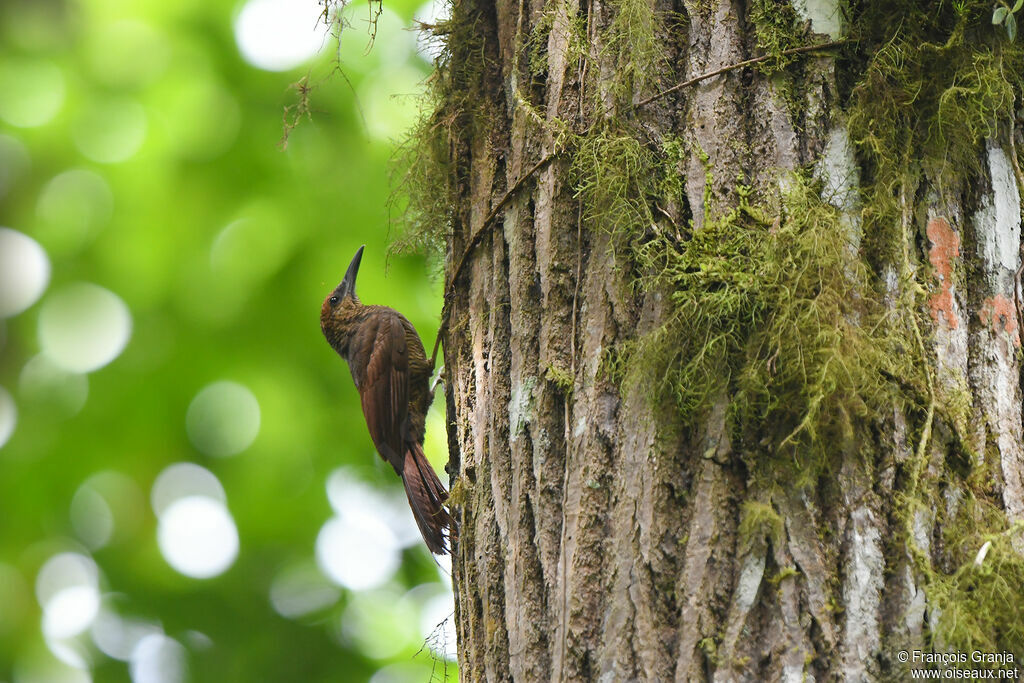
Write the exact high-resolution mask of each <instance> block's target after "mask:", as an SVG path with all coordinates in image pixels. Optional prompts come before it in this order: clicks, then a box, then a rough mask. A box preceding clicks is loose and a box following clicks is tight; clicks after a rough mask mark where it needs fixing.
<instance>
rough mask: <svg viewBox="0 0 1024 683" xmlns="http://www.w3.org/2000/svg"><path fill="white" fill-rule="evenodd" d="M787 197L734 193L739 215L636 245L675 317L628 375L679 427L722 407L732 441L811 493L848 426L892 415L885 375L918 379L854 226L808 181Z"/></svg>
mask: <svg viewBox="0 0 1024 683" xmlns="http://www.w3.org/2000/svg"><path fill="white" fill-rule="evenodd" d="M788 186H789V190H788V191H787V193H786V194H785V195H783V196H782V197H781V200H780V203H779V205H778V206H777V207H772V206H770V205H763V206H754V205H753V204H752V203H751V202H750V201H749V196H748V194H749V193H748V192H747V191H746V190H744V189H742V187H741V189H740V191H739V193H738V194H739V197H740V201H739V206H737V207H736V208H735V209H733V210H732V211H730V212H728V213H727V214H725V215H724V216H721V217H719V218H718V219H716V220H714V221H711V222H708V223H706V224H705V226H704V228H702V229H701V230H699V231H697V232H695V234H693V236H692V238H691V239H690V240H688V241H685V242H678V241H675V240H673V239H670V238H667V237H660V238H659V237H655V238H654V239H651V240H649V241H647V242H646V243H645V244H643V245H641V246H640V247H638V248H637V250H636V258H637V260H638V262H639V263H640V271H641V272H644V273H648V274H649V275H647V276H646V277H645V278H644V280H643V285H644V286H645V287H648V288H651V289H660V290H661V291H665V292H668V295H669V297H670V299H671V302H672V313H671V315H670V316H669V317H668V319H667V320H666V321H665V323H664V324H663V325H662V326H661V327H660V328H659V329H657V330H656V331H655V332H654V333H652V334H651V335H649V336H648V337H646V338H645V339H642V340H641V341H640V342H639V343H638V345H637V346H636V347H635V349H634V353H633V355H632V358H631V359H630V362H629V363H627V367H628V368H629V370H628V373H629V378H628V379H632V380H634V381H640V380H643V381H644V383H645V384H646V385H647V386H651V387H652V389H653V391H652V398H653V399H654V400H655V401H661V400H665V399H668V400H672V401H674V402H675V404H676V406H677V408H678V411H679V414H680V417H681V419H682V421H683V423H684V424H692V423H694V422H695V421H696V420H697V419H698V418H699V417H700V415H701V414H702V411H703V410H704V409H705V408H706V407H707V406H708V405H710V403H711V402H712V400H714V398H715V397H717V396H729V397H730V398H731V412H732V415H733V419H734V424H735V427H736V430H737V434H738V435H739V436H740V438H741V439H742V438H743V437H744V436H745V435H748V434H749V435H750V436H751V437H752V438H753V437H756V438H757V439H758V442H757V443H752V444H750V446H751V447H752V448H753V449H754V450H755V451H759V452H765V451H767V452H768V453H776V452H783V451H784V452H786V453H788V454H789V455H791V456H792V458H794V459H795V460H794V462H795V463H796V464H797V465H798V466H797V467H796V470H797V472H798V473H799V475H800V477H799V478H800V483H803V484H807V483H810V482H812V481H813V480H814V478H815V477H816V475H817V474H819V473H820V470H821V467H822V466H823V465H824V461H825V460H826V459H827V458H826V455H827V454H826V450H831V451H832V452H833V453H834V452H835V450H836V449H835V446H836V444H837V443H839V442H849V441H850V440H851V438H852V435H851V433H850V430H851V429H852V426H851V425H852V424H853V423H854V421H855V420H856V418H869V417H870V416H872V415H873V414H876V413H877V411H878V410H879V409H880V408H881V407H882V406H883V405H890V406H891V405H892V401H893V400H895V398H896V395H897V392H896V390H895V388H894V387H893V385H892V383H891V382H890V381H889V379H888V378H889V377H892V376H896V377H901V378H913V376H914V370H913V368H912V367H910V362H909V360H908V359H909V358H911V357H914V355H915V354H914V353H912V351H913V349H912V348H910V345H909V344H908V343H907V342H906V341H905V339H906V336H907V335H906V333H905V332H904V331H903V330H902V329H901V328H900V327H899V326H898V325H897V324H896V323H895V322H894V320H893V319H892V318H891V317H889V316H887V315H886V314H885V311H884V310H883V309H882V308H881V307H880V306H879V305H878V304H876V303H874V301H875V300H877V299H878V298H880V297H879V296H877V294H878V293H877V292H875V291H874V284H873V280H872V278H871V276H870V273H869V272H868V270H867V267H866V266H865V265H864V264H863V262H862V261H861V260H860V259H858V258H856V254H855V249H856V248H855V247H854V245H853V242H852V241H853V239H854V234H853V232H852V231H853V230H854V228H853V227H852V226H851V225H850V223H849V221H848V219H847V218H846V217H844V216H843V215H842V214H841V213H840V212H839V211H838V210H837V209H835V208H834V207H832V206H831V205H829V204H826V203H825V202H823V201H822V200H821V198H820V192H819V190H820V188H818V187H817V186H816V184H815V182H814V181H813V180H812V179H811V178H809V177H807V176H793V177H792V178H790V180H789V183H788ZM652 377H653V378H657V380H656V381H655V382H653V383H651V382H650V378H652ZM908 381H912V380H908ZM826 445H827V446H829V449H826Z"/></svg>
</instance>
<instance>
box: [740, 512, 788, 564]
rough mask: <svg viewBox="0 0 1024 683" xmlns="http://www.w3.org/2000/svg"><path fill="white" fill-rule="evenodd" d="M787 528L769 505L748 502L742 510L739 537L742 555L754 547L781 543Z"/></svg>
mask: <svg viewBox="0 0 1024 683" xmlns="http://www.w3.org/2000/svg"><path fill="white" fill-rule="evenodd" d="M784 532H785V527H784V524H783V521H782V517H781V516H779V513H778V512H776V511H775V508H773V507H772V506H771V504H769V503H761V502H758V501H753V500H748V501H746V502H745V503H743V506H742V507H741V508H740V525H739V537H740V548H741V551H740V552H741V553H745V552H748V551H749V550H750V549H751V548H752V547H754V546H756V545H758V544H759V543H763V542H765V541H770V542H771V543H773V544H776V545H777V544H778V543H780V542H781V540H782V537H783V533H784Z"/></svg>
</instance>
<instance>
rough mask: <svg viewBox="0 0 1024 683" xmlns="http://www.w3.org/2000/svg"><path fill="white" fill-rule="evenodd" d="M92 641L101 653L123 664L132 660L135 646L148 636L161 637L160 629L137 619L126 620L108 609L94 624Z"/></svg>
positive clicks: (102, 610) (102, 611)
mask: <svg viewBox="0 0 1024 683" xmlns="http://www.w3.org/2000/svg"><path fill="white" fill-rule="evenodd" d="M91 632H92V640H93V642H94V643H96V647H98V648H99V649H100V652H102V653H103V654H105V655H107V656H108V657H111V658H113V659H119V660H121V661H123V662H126V661H128V660H129V659H131V656H132V652H133V651H134V650H135V646H136V645H138V643H139V641H141V640H142V639H143V638H145V637H146V636H150V635H159V634H160V633H161V630H160V627H159V626H157V625H156V624H150V623H147V622H144V621H139V620H136V619H124V618H122V617H121V616H120V615H119V614H117V613H116V612H114V611H112V610H110V609H109V608H107V607H101V608H100V613H99V614H98V615H97V616H96V620H95V621H93V624H92V629H91Z"/></svg>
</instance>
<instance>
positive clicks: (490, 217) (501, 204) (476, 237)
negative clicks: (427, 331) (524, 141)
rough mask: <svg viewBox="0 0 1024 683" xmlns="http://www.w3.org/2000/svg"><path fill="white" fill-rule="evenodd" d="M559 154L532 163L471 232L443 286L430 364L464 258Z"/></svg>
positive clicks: (552, 154) (435, 356)
mask: <svg viewBox="0 0 1024 683" xmlns="http://www.w3.org/2000/svg"><path fill="white" fill-rule="evenodd" d="M559 154H560V151H554V152H549V153H548V154H546V155H544V156H543V157H542V158H541V160H540V161H538V162H537V163H536V164H534V165H533V166H532V167H531V168H530V170H528V171H527V172H526V173H524V174H523V175H522V176H521V177H520V178H519V180H517V181H516V182H515V184H514V185H512V187H510V188H509V189H508V192H506V193H505V194H504V195H503V196H502V198H501V199H499V200H498V203H497V204H495V205H494V208H492V209H491V210H490V212H489V213H488V214H487V217H486V218H484V220H483V222H482V223H481V224H480V227H479V228H477V229H476V232H474V233H473V236H472V237H470V238H469V242H467V243H466V248H465V249H463V250H462V255H461V256H460V257H459V260H458V261H457V262H456V264H455V268H454V269H453V270H452V274H451V277H450V278H448V284H447V286H446V287H445V291H444V308H443V310H442V312H441V327H440V328H439V329H438V330H437V340H436V341H434V351H433V353H432V354H431V356H430V364H431V366H433V364H434V361H435V360H436V359H437V347H438V345H439V344H440V343H441V337H442V336H444V333H445V332H446V331H447V329H448V302H449V301H450V300H451V296H452V293H453V292H454V291H455V282H456V281H457V280H458V279H459V275H461V274H462V269H463V268H464V267H465V265H466V259H467V258H469V255H470V253H472V251H473V250H474V249H475V248H476V246H477V244H479V243H480V239H481V238H482V237H483V236H484V233H485V232H486V231H487V230H488V229H489V228H490V227H491V224H492V223H493V222H494V219H495V218H497V217H498V212H499V211H501V210H502V209H503V208H505V205H506V204H508V203H509V201H510V200H511V199H512V197H513V196H515V194H516V193H517V192H519V188H521V187H522V186H523V185H524V184H525V183H526V181H527V180H529V179H530V178H532V177H533V176H534V174H536V173H537V171H539V170H541V169H542V168H544V167H545V166H547V165H548V164H550V163H551V162H552V161H553V160H554V158H555V157H557V156H558V155H559Z"/></svg>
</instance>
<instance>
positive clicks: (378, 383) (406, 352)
mask: <svg viewBox="0 0 1024 683" xmlns="http://www.w3.org/2000/svg"><path fill="white" fill-rule="evenodd" d="M362 256H363V247H359V251H357V252H356V255H355V256H354V257H352V262H351V263H350V264H349V266H348V271H346V273H345V279H343V280H342V281H341V284H339V285H338V286H337V287H335V289H334V291H333V292H331V293H330V294H329V295H328V296H327V298H326V299H324V303H323V306H321V308H320V328H321V329H322V330H323V333H324V336H325V337H326V338H327V342H328V343H329V344H330V345H331V346H332V347H333V348H334V350H335V351H337V352H338V355H340V356H341V357H342V358H344V359H345V361H346V362H347V363H348V369H349V370H350V371H351V372H352V380H353V381H354V382H355V384H356V389H358V390H359V398H360V401H361V402H362V404H363V417H365V418H366V426H367V428H368V429H369V430H370V438H371V439H373V445H374V446H375V447H376V448H377V452H378V453H380V456H381V457H382V458H384V460H385V461H386V462H388V463H389V464H390V465H391V466H392V467H393V468H394V469H395V472H396V473H397V474H398V476H400V477H401V478H402V482H403V483H404V484H405V494H406V495H407V496H408V497H409V506H410V507H411V508H412V514H413V516H414V517H415V518H416V525H417V526H418V527H419V528H420V533H421V534H422V535H423V540H424V541H425V542H426V544H427V547H428V548H430V552H432V553H434V554H437V555H441V554H444V553H446V552H448V535H449V532H450V530H451V526H452V520H451V517H450V516H449V515H448V511H447V510H445V508H444V502H445V500H446V499H447V497H448V492H447V491H446V490H445V488H444V486H443V485H442V484H441V481H440V480H439V479H438V478H437V474H435V473H434V468H433V467H431V465H430V463H429V462H427V458H426V456H424V455H423V428H424V422H425V420H426V417H427V409H428V408H429V407H430V402H431V401H432V400H433V392H432V391H431V390H430V373H431V371H432V370H433V367H432V366H433V363H431V362H430V361H429V360H428V359H427V354H426V353H425V352H424V350H423V342H421V341H420V337H419V335H418V334H416V330H415V328H413V326H412V323H410V322H409V321H408V320H406V318H405V316H403V315H402V314H401V313H399V312H398V311H396V310H394V309H392V308H388V307H387V306H367V305H365V304H363V303H362V302H360V301H359V298H358V297H357V296H356V274H357V273H358V272H359V261H360V260H361V259H362Z"/></svg>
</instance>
